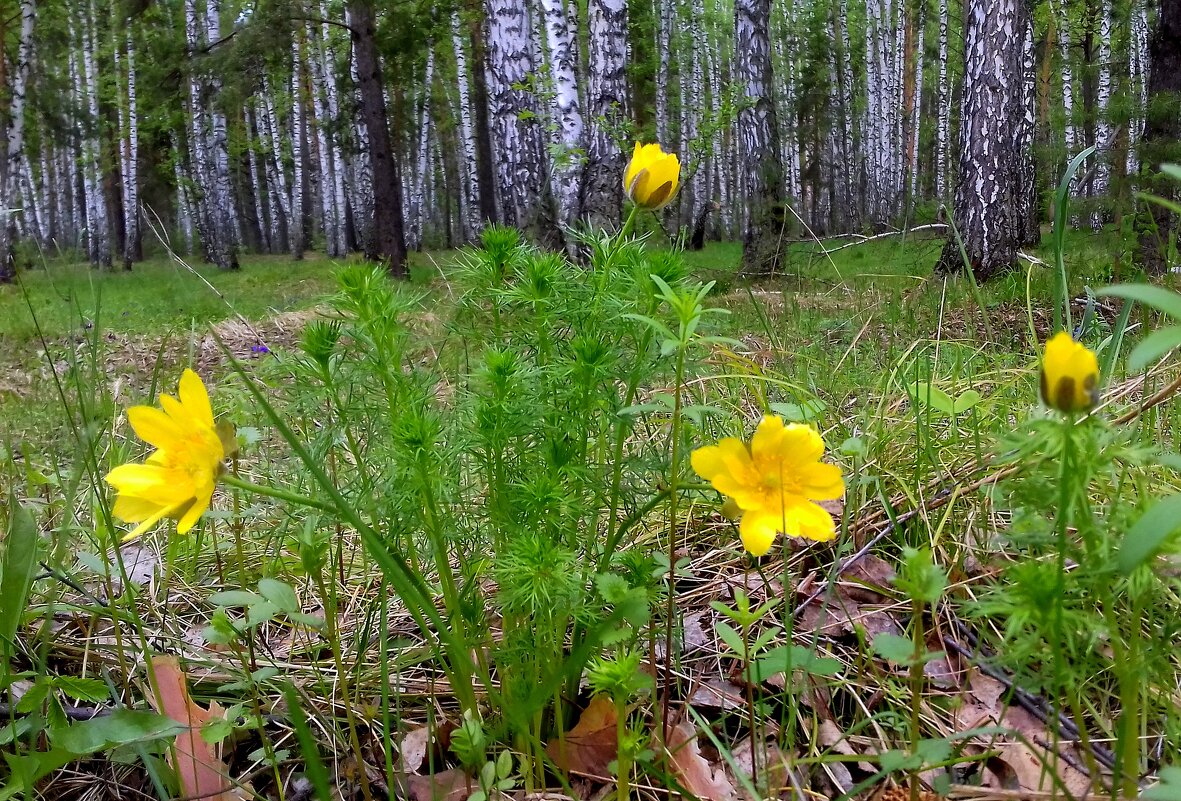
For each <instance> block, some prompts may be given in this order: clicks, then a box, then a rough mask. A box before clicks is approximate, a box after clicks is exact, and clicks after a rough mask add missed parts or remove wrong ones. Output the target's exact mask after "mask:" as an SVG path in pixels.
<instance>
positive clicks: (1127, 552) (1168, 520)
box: [1118, 495, 1181, 574]
mask: <svg viewBox="0 0 1181 801" xmlns="http://www.w3.org/2000/svg"><path fill="white" fill-rule="evenodd" d="M1178 531H1181V495H1170V496H1169V497H1168V498H1162V499H1160V500H1159V501H1157V502H1156V503H1155V504H1154V505H1153V506H1152V507H1151V508H1150V509H1149V510H1148V511H1147V512H1145V513H1144V514H1143V515H1142V516H1141V517H1140V519H1139V520H1137V521H1136V524H1135V525H1133V526H1132V528H1131V529H1129V530H1128V533H1127V536H1125V537H1124V543H1123V546H1122V547H1121V548H1120V551H1119V559H1118V564H1119V569H1120V571H1121V572H1123V573H1125V574H1127V573H1131V572H1132V571H1133V570H1135V569H1136V568H1137V567H1139V566H1140V565H1142V564H1144V563H1145V562H1147V561H1148V560H1149V559H1151V558H1152V557H1154V556H1156V554H1157V553H1159V552H1160V550H1161V548H1162V547H1164V545H1165V542H1166V541H1167V540H1168V539H1169V537H1171V536H1172V535H1173V534H1175V533H1177V532H1178Z"/></svg>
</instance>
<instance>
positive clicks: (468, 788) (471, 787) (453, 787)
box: [402, 768, 478, 801]
mask: <svg viewBox="0 0 1181 801" xmlns="http://www.w3.org/2000/svg"><path fill="white" fill-rule="evenodd" d="M402 783H403V787H404V789H405V791H406V793H405V796H406V798H407V799H409V801H460V799H463V798H467V797H468V796H469V795H471V794H472V792H473V791H475V790H476V789H477V788H478V785H476V783H475V782H473V781H472V780H471V778H470V777H469V776H468V775H467V774H466V773H464V772H463V771H462V770H459V769H458V768H449V769H447V770H443V771H439V772H438V773H433V774H431V775H430V776H403V777H402Z"/></svg>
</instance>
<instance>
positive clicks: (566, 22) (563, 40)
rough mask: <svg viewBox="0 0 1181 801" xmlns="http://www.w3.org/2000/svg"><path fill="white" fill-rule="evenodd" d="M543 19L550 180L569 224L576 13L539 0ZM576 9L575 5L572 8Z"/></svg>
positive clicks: (578, 149)
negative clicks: (548, 84)
mask: <svg viewBox="0 0 1181 801" xmlns="http://www.w3.org/2000/svg"><path fill="white" fill-rule="evenodd" d="M541 9H542V14H543V17H544V21H545V34H546V48H547V51H548V52H547V56H548V57H547V59H546V61H547V63H548V64H549V73H550V75H549V78H550V81H551V83H552V84H553V86H552V94H553V114H554V123H555V124H554V126H553V127H554V133H555V137H554V138H555V142H554V144H555V145H556V147H555V148H554V149H553V152H554V153H555V158H554V164H553V170H552V176H553V177H552V182H553V184H552V185H553V193H554V197H555V198H556V199H557V202H558V219H559V220H560V221H561V222H562V224H563V225H566V226H572V225H574V223H575V222H576V221H577V220H578V214H579V198H580V195H581V194H582V187H581V178H582V175H583V170H582V163H583V152H584V151H583V146H584V142H583V138H584V134H585V132H584V131H583V123H582V103H581V101H580V99H579V96H578V78H579V76H578V39H577V33H578V32H577V27H576V24H575V22H576V17H574V16H572V14H571V10H567V8H566V3H565V0H541ZM572 10H573V11H574V12H575V13H577V8H574V9H572Z"/></svg>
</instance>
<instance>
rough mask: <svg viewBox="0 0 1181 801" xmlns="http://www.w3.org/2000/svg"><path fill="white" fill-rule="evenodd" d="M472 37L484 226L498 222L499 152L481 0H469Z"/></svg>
mask: <svg viewBox="0 0 1181 801" xmlns="http://www.w3.org/2000/svg"><path fill="white" fill-rule="evenodd" d="M468 2H469V5H470V8H469V13H470V22H469V28H468V33H469V38H470V40H471V43H472V51H471V55H472V109H473V111H474V121H475V129H474V131H475V138H476V189H477V190H478V192H479V195H478V197H479V200H480V206H479V212H480V226H479V227H480V228H481V229H482V228H483V227H484V225H488V224H491V223H495V222H498V221H499V220H500V215H499V214H498V213H497V208H496V174H497V169H498V168H497V165H496V155H495V153H494V152H493V150H492V122H491V120H490V114H491V106H490V105H489V103H490V101H489V98H488V57H487V54H488V48H487V42H488V39H487V36H486V34H485V30H484V13H485V12H484V7H483V5H482V3H481V2H480V0H468Z"/></svg>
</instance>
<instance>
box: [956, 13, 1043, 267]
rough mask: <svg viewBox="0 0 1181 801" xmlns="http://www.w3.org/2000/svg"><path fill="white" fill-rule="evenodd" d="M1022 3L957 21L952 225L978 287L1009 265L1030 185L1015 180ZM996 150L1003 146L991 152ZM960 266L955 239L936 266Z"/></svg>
mask: <svg viewBox="0 0 1181 801" xmlns="http://www.w3.org/2000/svg"><path fill="white" fill-rule="evenodd" d="M1029 14H1030V8H1029V0H969V1H968V3H967V5H966V8H965V21H964V64H965V69H964V77H963V87H962V95H963V100H962V108H963V117H962V121H961V123H960V145H959V150H960V153H959V179H958V181H957V183H956V189H955V202H954V206H953V212H952V218H953V220H954V222H955V226H956V229H957V230H958V231H959V234H960V237H961V238H962V239H963V244H964V250H965V251H966V253H967V256H968V265H969V267H970V268H971V270H972V272H973V273H975V275H976V277H977V278H978V279H979V280H986V279H988V278H990V277H992V276H994V275H997V274H998V273H1002V272H1004V271H1006V270H1010V269H1012V268H1013V267H1015V266H1016V264H1017V248H1018V247H1020V246H1021V243H1022V240H1023V239H1024V238H1025V234H1026V232H1025V231H1023V223H1022V219H1021V217H1022V211H1023V209H1027V208H1028V207H1029V204H1030V203H1031V201H1029V200H1028V199H1026V197H1025V193H1028V192H1033V191H1035V190H1036V186H1035V184H1034V182H1033V181H1032V180H1029V177H1028V176H1023V172H1024V170H1023V165H1025V164H1026V162H1025V160H1024V154H1023V153H1022V152H1019V149H1021V148H1026V147H1030V146H1032V144H1033V142H1032V137H1027V136H1025V135H1024V133H1023V130H1024V125H1025V109H1024V103H1025V98H1026V92H1025V91H1024V77H1023V76H1024V71H1025V67H1026V58H1025V50H1024V44H1025V36H1026V30H1027V21H1028V19H1029ZM998 143H1004V145H1002V146H998ZM963 266H964V261H963V258H962V256H961V255H960V249H959V246H958V244H957V243H956V240H955V237H954V236H952V237H950V238H949V239H948V241H947V244H946V245H945V246H944V248H943V253H942V255H940V257H939V263H938V264H937V265H936V270H937V271H938V272H945V273H947V272H955V271H957V270H960V269H962V268H963Z"/></svg>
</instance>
